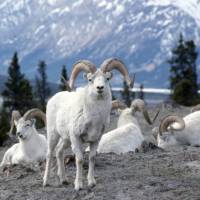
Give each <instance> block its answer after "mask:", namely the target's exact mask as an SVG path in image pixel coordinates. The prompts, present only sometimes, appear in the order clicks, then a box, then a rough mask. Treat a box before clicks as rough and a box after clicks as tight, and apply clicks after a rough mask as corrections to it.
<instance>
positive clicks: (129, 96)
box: [121, 81, 133, 106]
mask: <svg viewBox="0 0 200 200" xmlns="http://www.w3.org/2000/svg"><path fill="white" fill-rule="evenodd" d="M121 95H122V99H123V100H124V102H125V104H126V105H127V106H130V105H131V101H132V99H133V93H132V92H131V91H130V90H129V87H128V85H127V83H126V81H124V82H123V91H122V92H121Z"/></svg>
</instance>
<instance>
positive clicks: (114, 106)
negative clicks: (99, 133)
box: [112, 100, 127, 109]
mask: <svg viewBox="0 0 200 200" xmlns="http://www.w3.org/2000/svg"><path fill="white" fill-rule="evenodd" d="M118 108H119V109H125V108H127V106H126V105H125V104H124V103H123V102H121V101H119V100H113V101H112V109H118Z"/></svg>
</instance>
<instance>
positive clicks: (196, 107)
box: [191, 104, 200, 112]
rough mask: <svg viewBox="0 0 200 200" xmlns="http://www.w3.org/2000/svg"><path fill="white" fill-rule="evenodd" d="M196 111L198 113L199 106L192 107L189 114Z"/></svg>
mask: <svg viewBox="0 0 200 200" xmlns="http://www.w3.org/2000/svg"><path fill="white" fill-rule="evenodd" d="M196 111H200V104H198V105H196V106H194V107H193V108H192V109H191V112H196Z"/></svg>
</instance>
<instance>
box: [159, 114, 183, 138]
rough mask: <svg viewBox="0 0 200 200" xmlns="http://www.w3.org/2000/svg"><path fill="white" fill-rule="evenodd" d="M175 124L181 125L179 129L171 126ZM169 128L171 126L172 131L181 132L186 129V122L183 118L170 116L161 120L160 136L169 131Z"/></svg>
mask: <svg viewBox="0 0 200 200" xmlns="http://www.w3.org/2000/svg"><path fill="white" fill-rule="evenodd" d="M175 122H176V123H178V124H179V127H177V128H174V127H173V126H171V125H172V124H173V123H175ZM169 126H170V129H172V130H176V131H181V130H183V129H184V128H185V122H184V120H183V119H182V118H181V117H179V116H177V115H168V116H166V117H164V118H163V119H162V120H161V122H160V126H159V133H160V135H162V133H163V132H165V131H168V127H169Z"/></svg>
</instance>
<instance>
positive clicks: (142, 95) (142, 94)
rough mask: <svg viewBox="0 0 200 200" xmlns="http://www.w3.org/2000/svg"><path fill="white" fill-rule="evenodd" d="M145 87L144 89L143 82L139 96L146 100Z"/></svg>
mask: <svg viewBox="0 0 200 200" xmlns="http://www.w3.org/2000/svg"><path fill="white" fill-rule="evenodd" d="M143 89H144V85H143V84H141V85H140V92H139V98H140V99H142V100H144V92H143Z"/></svg>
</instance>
